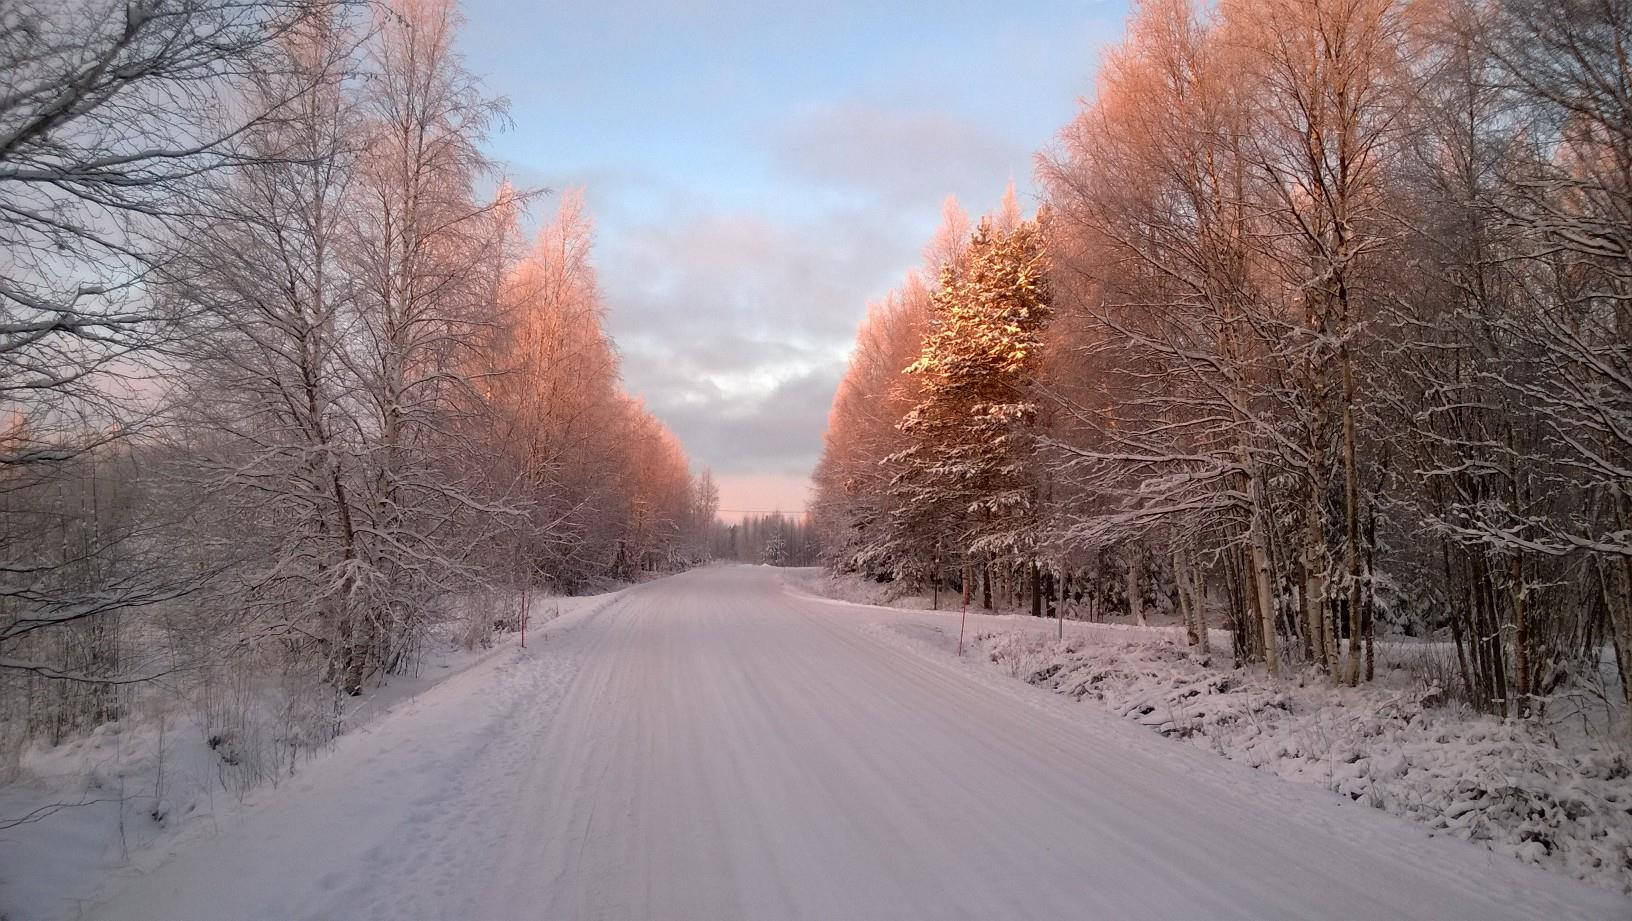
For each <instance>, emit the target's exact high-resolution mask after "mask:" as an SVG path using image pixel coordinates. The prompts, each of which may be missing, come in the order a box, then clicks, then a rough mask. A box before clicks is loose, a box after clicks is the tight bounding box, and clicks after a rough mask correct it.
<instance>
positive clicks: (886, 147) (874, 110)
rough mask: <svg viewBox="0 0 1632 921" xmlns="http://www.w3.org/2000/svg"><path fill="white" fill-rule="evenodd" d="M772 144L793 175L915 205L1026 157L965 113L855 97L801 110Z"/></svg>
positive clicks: (962, 190)
mask: <svg viewBox="0 0 1632 921" xmlns="http://www.w3.org/2000/svg"><path fill="white" fill-rule="evenodd" d="M774 151H775V155H776V158H777V162H778V164H779V165H780V166H781V167H782V168H783V169H784V170H786V171H788V172H789V173H791V174H792V175H794V176H797V177H800V178H803V179H807V180H812V181H815V182H821V183H828V184H832V185H836V186H840V187H843V188H848V189H851V190H854V191H856V192H860V193H863V194H865V195H867V196H869V197H873V198H876V199H880V200H882V201H885V202H888V203H891V204H895V205H911V206H915V207H919V208H923V207H928V208H935V207H938V206H939V204H940V202H941V200H942V199H944V198H945V197H946V196H947V195H948V194H959V195H963V196H968V195H970V194H971V193H973V192H977V191H979V190H985V189H990V188H992V187H994V186H995V187H1001V184H1002V182H1003V181H1004V180H1005V179H1006V178H1008V177H1009V176H1010V175H1012V174H1013V173H1014V171H1015V168H1016V166H1017V165H1018V166H1019V167H1020V168H1021V169H1022V170H1024V169H1025V168H1026V167H1027V165H1028V161H1029V151H1027V150H1026V149H1025V148H1024V147H1022V146H1019V145H1016V144H1015V143H1014V142H1013V141H1012V140H1011V139H1006V138H1003V137H1000V136H999V135H998V134H995V133H993V132H992V131H990V130H989V129H987V128H983V127H981V126H980V125H979V124H977V123H975V122H973V121H971V120H968V119H964V118H960V117H958V116H955V115H952V114H950V113H947V112H941V111H935V110H932V109H914V108H892V107H885V106H880V105H876V104H873V103H868V102H860V101H851V102H846V103H842V104H829V105H822V106H816V107H812V108H809V109H807V110H805V111H804V112H802V113H800V114H799V115H798V116H796V117H795V118H794V119H793V120H792V121H791V122H789V123H788V124H787V125H785V126H783V127H782V129H781V130H780V131H779V132H778V134H777V136H776V138H775V140H774ZM1020 178H1025V177H1024V176H1022V177H1020Z"/></svg>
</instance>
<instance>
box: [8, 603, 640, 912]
mask: <svg viewBox="0 0 1632 921" xmlns="http://www.w3.org/2000/svg"><path fill="white" fill-rule="evenodd" d="M618 594H619V593H617V592H613V593H608V594H603V595H591V596H582V597H574V598H540V599H537V600H536V601H535V602H534V603H533V604H532V606H531V607H532V618H531V621H530V625H529V632H528V644H529V646H533V645H537V644H539V643H542V642H547V639H548V633H549V631H550V630H551V629H552V628H556V627H558V626H565V624H566V623H567V622H568V621H571V620H578V619H581V618H582V617H584V616H588V615H589V614H591V613H593V611H595V610H599V609H600V608H603V607H605V606H606V605H607V604H610V603H611V602H612V600H614V599H615V598H616V597H617V596H618ZM558 618H560V620H559V621H558ZM518 641H519V638H518V637H517V636H516V635H514V634H502V635H495V636H494V637H493V640H492V642H491V644H490V645H488V646H487V647H485V648H484V647H481V646H477V647H476V648H474V649H464V648H462V647H461V646H459V645H458V644H455V643H451V642H443V643H440V644H439V645H438V646H437V647H436V648H435V649H433V650H431V651H430V652H429V653H428V654H427V656H426V659H425V661H424V662H423V663H422V664H421V667H420V670H419V673H418V674H417V675H411V676H396V677H393V678H392V679H391V681H390V682H388V683H387V684H386V685H385V686H383V687H380V688H378V689H375V690H373V691H371V692H370V693H368V694H366V695H364V696H362V697H358V698H355V699H345V700H343V701H342V703H343V704H344V705H345V710H344V712H343V713H341V714H340V722H341V725H342V727H343V728H342V731H343V732H344V733H347V734H350V733H356V732H358V731H363V732H366V731H367V730H368V728H369V727H371V726H373V725H374V724H376V723H377V722H378V721H379V720H381V719H383V718H385V717H386V716H388V715H389V714H391V713H393V712H396V711H399V710H402V709H405V708H409V707H411V706H412V705H413V703H414V702H415V701H416V699H417V698H419V697H420V695H422V694H424V693H425V692H426V691H428V690H430V689H431V688H434V687H436V686H438V685H440V684H442V683H443V682H445V681H447V680H448V679H450V678H452V677H454V676H456V675H460V674H462V673H465V672H467V671H469V670H471V669H473V668H475V667H477V666H480V665H482V664H483V663H488V662H492V661H494V660H498V659H502V658H507V657H513V656H514V655H516V654H518V653H519V652H520V650H519V648H518ZM222 693H224V694H226V695H228V696H230V697H235V698H236V699H235V700H233V701H231V702H230V703H231V704H233V705H235V706H236V708H237V710H236V716H237V718H236V719H233V720H231V721H229V722H230V725H229V726H226V727H223V726H222V725H220V723H221V722H222V721H221V720H220V719H219V711H220V710H221V709H223V707H222V706H220V705H217V704H212V705H211V706H210V707H209V708H208V709H209V710H210V711H211V712H205V709H204V708H200V707H196V706H187V705H184V704H183V703H182V702H181V701H179V700H177V699H175V698H174V697H170V698H164V697H162V696H161V695H153V696H154V697H156V698H159V699H158V700H157V701H155V700H148V701H144V702H143V705H142V706H140V707H138V708H137V710H138V712H139V713H140V715H139V716H135V717H133V718H131V719H127V720H123V721H119V722H111V723H106V724H104V725H102V726H99V727H97V729H95V730H94V731H93V732H92V733H91V734H90V735H88V736H85V737H82V738H77V739H73V740H71V741H69V742H66V743H64V744H62V745H59V746H55V747H41V746H34V747H32V748H30V749H29V750H28V751H26V752H25V753H24V756H23V763H22V773H21V776H20V777H19V778H18V779H17V780H16V781H15V782H13V783H11V784H7V785H4V786H0V921H23V919H27V921H53V919H57V918H76V917H78V916H79V915H80V913H81V911H82V909H83V906H84V905H86V904H88V903H89V902H90V901H92V900H93V899H94V898H95V897H96V896H97V895H98V893H99V892H100V891H101V890H102V889H103V887H104V885H105V883H106V881H107V880H108V878H110V877H111V876H115V875H118V874H121V873H124V872H127V871H128V870H129V869H130V868H142V867H146V866H151V865H153V864H155V863H157V862H159V861H161V860H162V859H163V858H164V856H165V855H167V854H168V853H170V852H171V851H173V850H174V849H175V847H176V846H177V844H178V843H179V842H180V841H182V840H187V839H191V838H193V837H195V836H197V835H200V834H210V833H212V832H213V831H214V830H215V829H217V828H218V827H219V824H220V823H221V822H223V821H226V820H228V819H230V818H231V817H233V816H235V815H237V814H238V813H239V812H240V811H242V809H243V808H244V807H245V805H246V804H247V803H249V802H251V801H254V800H255V799H256V798H257V797H259V796H262V795H263V794H265V793H269V792H271V791H275V790H277V789H278V788H279V787H280V786H282V785H285V784H287V783H289V782H291V781H292V780H293V779H295V778H297V777H299V776H300V775H302V774H303V773H305V771H306V769H307V767H308V765H310V764H312V763H314V762H316V761H321V760H323V759H325V758H326V757H328V754H329V752H330V751H331V750H332V749H333V743H329V744H324V745H320V746H316V747H315V748H314V747H312V746H308V745H306V744H305V743H304V742H303V741H302V740H298V739H293V738H287V737H286V736H285V735H284V734H283V733H285V732H286V731H287V729H288V727H287V725H286V724H282V723H279V722H278V721H277V720H276V719H275V717H276V714H274V713H271V712H269V711H272V710H276V709H277V704H276V701H277V700H278V698H277V695H276V688H272V687H256V686H246V687H243V688H229V689H226V690H225V691H223V692H222ZM342 738H344V736H342Z"/></svg>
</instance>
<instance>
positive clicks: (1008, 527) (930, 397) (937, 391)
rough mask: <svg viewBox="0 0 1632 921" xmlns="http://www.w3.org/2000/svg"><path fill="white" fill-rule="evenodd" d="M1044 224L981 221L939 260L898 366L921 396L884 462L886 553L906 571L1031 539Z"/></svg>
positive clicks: (1012, 549) (1047, 301)
mask: <svg viewBox="0 0 1632 921" xmlns="http://www.w3.org/2000/svg"><path fill="white" fill-rule="evenodd" d="M1045 223H1046V215H1044V216H1040V217H1039V218H1038V219H1034V220H1022V221H1018V222H1016V223H1014V224H1013V226H1012V228H1010V229H1002V228H1000V227H994V226H993V224H992V223H991V222H990V221H982V222H981V224H980V226H979V228H978V229H977V230H976V231H975V234H974V236H973V238H972V239H971V241H970V245H969V248H968V250H967V252H966V253H965V254H964V256H963V259H962V260H961V261H960V262H959V263H958V264H956V265H948V266H946V267H944V268H943V269H942V272H941V279H940V286H939V288H938V289H937V290H936V291H935V293H934V295H933V297H932V306H931V315H930V328H929V331H928V334H927V335H926V336H925V338H924V344H923V349H922V352H921V353H920V355H919V357H918V359H917V361H915V362H913V364H912V365H911V366H910V367H908V368H907V369H906V372H907V373H908V374H911V375H915V376H917V377H918V378H919V379H920V381H919V383H920V385H921V387H922V396H921V398H920V400H919V402H918V403H917V405H916V406H914V407H913V408H912V409H911V410H910V411H909V412H908V413H907V415H906V417H905V418H904V419H903V420H902V421H901V423H900V430H901V432H902V434H903V436H904V437H905V440H906V442H907V444H906V447H905V448H903V449H902V450H901V451H898V452H896V453H895V454H893V455H891V456H890V457H888V458H887V459H886V464H887V465H888V466H890V467H891V468H892V469H893V471H894V476H893V479H892V481H891V485H890V492H891V494H892V496H893V498H895V499H896V500H897V504H896V508H897V511H896V513H895V515H894V518H893V520H892V522H891V532H892V540H891V541H890V545H891V548H892V552H893V553H894V554H895V555H896V556H897V558H898V559H901V560H905V561H909V562H908V566H907V567H906V568H907V569H909V570H910V569H918V570H919V572H918V573H913V572H910V571H909V572H907V573H905V574H907V575H924V574H927V575H930V576H931V577H933V576H934V575H935V574H937V573H938V572H939V571H940V570H941V569H942V567H943V566H944V564H945V563H946V562H947V561H948V560H949V559H952V558H955V557H958V556H967V555H970V554H975V555H986V554H992V555H1000V556H1019V557H1022V558H1024V557H1029V556H1030V555H1031V554H1032V553H1033V551H1034V548H1035V546H1036V543H1037V538H1036V526H1037V523H1038V518H1039V507H1040V502H1039V499H1040V489H1039V482H1038V480H1037V477H1036V476H1035V475H1034V473H1033V471H1032V470H1031V469H1030V468H1031V467H1032V465H1031V464H1029V463H1028V459H1029V458H1030V456H1031V453H1032V445H1033V442H1034V439H1035V435H1034V431H1033V429H1034V424H1035V422H1036V418H1037V405H1036V403H1035V402H1034V400H1033V399H1032V397H1031V393H1030V386H1031V385H1030V381H1031V379H1032V377H1033V376H1034V374H1035V372H1036V369H1037V364H1038V359H1039V355H1040V351H1041V347H1042V331H1043V329H1044V328H1045V326H1046V325H1047V323H1048V320H1049V317H1050V315H1051V313H1052V307H1051V298H1050V294H1049V289H1048V280H1047V275H1046V259H1045V253H1044V245H1043V236H1044V233H1043V232H1044V224H1045ZM913 563H916V564H917V565H916V566H914V565H913Z"/></svg>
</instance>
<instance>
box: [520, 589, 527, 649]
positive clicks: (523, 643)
mask: <svg viewBox="0 0 1632 921" xmlns="http://www.w3.org/2000/svg"><path fill="white" fill-rule="evenodd" d="M521 648H522V649H526V648H527V586H525V585H523V586H522V587H521Z"/></svg>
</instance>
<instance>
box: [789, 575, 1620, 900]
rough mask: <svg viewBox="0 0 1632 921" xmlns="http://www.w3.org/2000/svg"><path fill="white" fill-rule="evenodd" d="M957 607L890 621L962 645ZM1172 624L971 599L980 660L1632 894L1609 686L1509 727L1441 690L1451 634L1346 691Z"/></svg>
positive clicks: (859, 594)
mask: <svg viewBox="0 0 1632 921" xmlns="http://www.w3.org/2000/svg"><path fill="white" fill-rule="evenodd" d="M790 583H791V584H793V585H794V586H796V587H797V588H799V589H801V590H803V591H806V592H810V593H813V594H816V595H820V596H824V597H828V598H833V599H837V600H840V601H845V602H850V603H856V604H869V605H879V606H887V607H891V608H896V609H900V610H902V611H904V612H906V611H922V610H923V609H925V608H928V607H929V603H928V599H925V598H921V597H915V596H911V595H905V596H903V595H901V593H900V592H899V591H898V590H896V589H894V587H893V586H890V585H888V584H881V583H876V582H870V581H865V580H861V579H857V578H854V577H850V576H838V577H835V576H833V575H830V574H828V573H826V572H823V571H820V570H815V569H811V570H801V571H797V572H795V573H792V574H790ZM957 602H958V599H956V598H951V599H943V606H944V605H956V604H957ZM955 613H956V612H949V613H943V614H941V615H931V614H928V613H927V612H926V613H923V614H907V613H903V614H902V615H900V617H901V618H902V619H900V620H897V621H892V622H890V623H889V624H888V625H887V627H888V629H889V630H890V631H891V632H892V633H895V634H897V635H899V636H902V637H904V638H906V639H907V640H909V641H912V642H914V643H915V644H917V645H919V646H930V647H933V648H935V649H936V650H938V651H940V652H943V653H945V654H950V653H951V652H952V650H953V649H954V648H955V643H954V640H953V637H954V636H955V634H956V632H957V628H956V624H955V623H951V624H949V625H926V624H924V623H922V622H921V619H922V618H923V617H930V616H945V617H950V616H955ZM1156 620H1158V621H1160V622H1161V623H1163V624H1164V625H1161V626H1151V627H1135V626H1133V625H1131V624H1127V623H1084V622H1080V621H1067V622H1066V624H1065V628H1066V629H1065V637H1064V639H1063V640H1059V639H1056V638H1055V635H1054V634H1055V624H1054V622H1053V621H1040V620H1038V619H1036V618H1032V617H1029V616H1020V615H1019V614H1017V613H1008V614H1002V615H999V616H996V617H994V616H992V615H989V614H984V613H979V612H974V611H971V613H970V616H969V621H968V629H969V631H970V637H971V639H970V640H969V646H968V649H967V650H966V655H968V656H969V657H970V658H973V659H974V660H976V661H980V662H985V663H988V664H989V665H991V666H992V667H994V668H997V669H1000V670H1002V671H1003V672H1005V673H1007V674H1008V675H1010V676H1012V677H1015V678H1018V679H1020V680H1022V681H1026V682H1028V683H1030V684H1033V685H1037V686H1039V687H1043V688H1047V689H1048V690H1051V691H1054V692H1056V693H1059V694H1063V695H1066V696H1068V697H1071V698H1074V699H1078V700H1085V701H1091V702H1094V703H1097V704H1099V705H1100V706H1103V707H1104V708H1105V709H1107V710H1109V711H1111V712H1112V713H1113V714H1115V715H1117V716H1120V717H1123V718H1125V719H1128V720H1131V721H1134V722H1137V723H1139V724H1141V725H1143V726H1145V727H1147V728H1149V729H1151V730H1153V731H1155V732H1158V733H1160V734H1162V735H1164V736H1167V737H1169V738H1173V739H1178V740H1183V741H1186V742H1188V743H1189V744H1192V745H1196V746H1199V747H1202V748H1205V749H1207V750H1209V751H1212V752H1215V753H1217V754H1220V755H1223V756H1224V757H1226V758H1229V759H1231V760H1234V761H1239V762H1242V763H1245V764H1247V765H1250V766H1251V767H1253V768H1257V769H1259V770H1263V771H1269V772H1273V773H1274V774H1276V775H1278V776H1280V777H1283V778H1286V779H1288V780H1292V781H1296V782H1299V783H1307V784H1312V785H1315V786H1319V787H1323V788H1325V789H1327V790H1330V791H1332V792H1333V793H1336V794H1338V795H1341V796H1346V797H1348V798H1349V799H1352V800H1355V801H1358V802H1364V803H1366V804H1369V805H1371V806H1374V807H1376V808H1378V809H1382V810H1384V811H1387V812H1390V813H1394V814H1396V815H1402V816H1408V817H1410V818H1412V819H1415V820H1417V821H1419V822H1422V823H1423V824H1425V825H1426V826H1427V827H1428V829H1429V833H1430V834H1433V835H1447V836H1451V837H1455V838H1460V839H1463V840H1467V841H1473V842H1477V843H1480V844H1483V845H1484V846H1486V847H1488V848H1490V849H1491V850H1492V851H1495V852H1498V853H1502V854H1507V855H1511V856H1513V857H1515V858H1517V859H1519V860H1523V861H1526V862H1529V863H1533V864H1537V865H1539V866H1542V867H1545V868H1547V869H1550V870H1553V871H1555V872H1559V873H1565V874H1568V875H1570V876H1574V877H1576V878H1579V879H1584V880H1588V881H1590V882H1592V883H1595V884H1597V885H1600V886H1604V887H1606V888H1611V889H1617V890H1620V891H1624V892H1628V893H1632V743H1629V742H1628V740H1626V739H1625V738H1624V737H1617V736H1615V735H1614V734H1613V733H1610V732H1608V727H1609V725H1610V723H1611V722H1612V720H1613V717H1612V716H1606V715H1605V713H1604V712H1603V711H1602V708H1601V706H1600V704H1601V699H1602V694H1601V693H1600V694H1587V693H1582V694H1573V693H1572V692H1571V691H1570V690H1569V689H1566V691H1564V692H1560V694H1559V695H1558V698H1557V699H1556V700H1555V701H1553V706H1552V712H1553V714H1554V717H1555V718H1554V719H1553V720H1549V721H1543V722H1541V723H1534V722H1531V723H1520V722H1516V721H1504V720H1500V719H1497V718H1494V717H1489V716H1484V715H1481V714H1478V713H1475V712H1471V711H1470V710H1468V709H1467V708H1466V707H1464V706H1461V705H1460V704H1458V703H1457V702H1456V701H1454V700H1449V699H1447V695H1445V694H1443V693H1442V692H1441V689H1442V688H1443V687H1445V686H1446V685H1447V683H1448V682H1450V681H1453V680H1454V678H1455V675H1454V665H1451V666H1447V665H1446V664H1445V662H1444V661H1442V660H1443V659H1444V658H1445V655H1444V653H1445V650H1443V649H1440V648H1439V644H1432V643H1420V642H1419V643H1383V644H1379V650H1380V653H1379V657H1380V665H1379V668H1378V673H1377V680H1376V681H1374V682H1372V683H1371V684H1369V685H1366V686H1363V687H1359V688H1345V687H1334V686H1332V684H1331V683H1330V681H1329V680H1328V679H1326V678H1325V677H1324V676H1322V675H1319V674H1315V673H1308V674H1303V675H1294V676H1291V677H1287V678H1281V679H1276V680H1272V679H1270V678H1269V677H1268V676H1267V675H1266V674H1264V673H1263V672H1262V671H1259V670H1253V669H1247V668H1234V667H1232V663H1231V661H1230V657H1229V654H1228V649H1229V636H1228V634H1227V633H1225V632H1224V631H1222V630H1215V631H1214V632H1213V647H1214V649H1215V651H1216V650H1224V652H1223V653H1222V654H1215V655H1213V656H1210V657H1203V656H1199V655H1198V654H1196V653H1194V652H1192V651H1191V650H1190V649H1189V648H1188V647H1186V646H1185V645H1184V640H1183V630H1182V628H1181V627H1178V626H1177V625H1176V624H1166V621H1167V620H1168V619H1167V618H1156ZM947 630H950V631H951V632H950V634H949V633H947ZM1448 669H1449V670H1448ZM1599 690H1600V692H1602V690H1603V689H1599ZM1611 690H1613V689H1611ZM1610 696H1613V695H1610Z"/></svg>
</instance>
